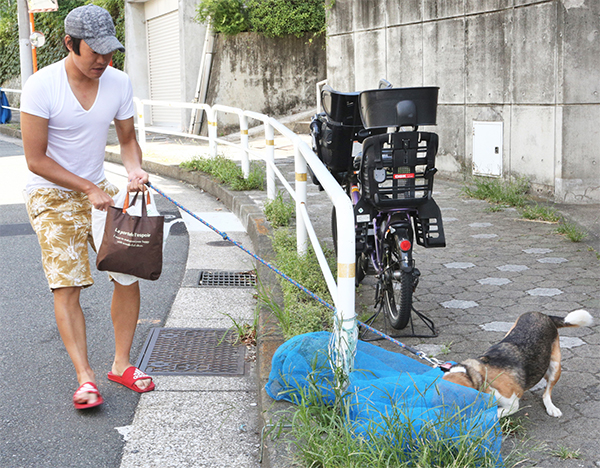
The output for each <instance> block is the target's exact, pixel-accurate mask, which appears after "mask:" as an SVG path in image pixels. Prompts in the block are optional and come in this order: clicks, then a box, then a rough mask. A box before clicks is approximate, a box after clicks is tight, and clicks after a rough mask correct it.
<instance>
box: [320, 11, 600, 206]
mask: <svg viewBox="0 0 600 468" xmlns="http://www.w3.org/2000/svg"><path fill="white" fill-rule="evenodd" d="M599 36H600V2H598V1H597V0H547V1H534V0H402V1H401V2H399V1H395V0H336V2H335V5H334V7H333V9H332V11H331V15H330V23H329V28H328V40H327V60H328V67H327V77H328V80H329V84H330V85H331V86H332V87H334V88H336V89H339V90H341V91H357V90H362V89H368V88H374V87H377V85H378V81H379V79H380V78H386V79H387V80H389V81H390V82H392V84H393V85H394V86H397V87H411V86H439V87H440V95H439V108H438V125H437V127H436V129H435V131H436V132H437V133H438V134H439V135H440V152H439V159H438V168H440V169H441V170H442V171H444V172H446V173H451V174H455V175H465V174H466V175H469V174H471V173H472V167H473V122H489V121H492V122H503V132H502V142H503V145H502V154H501V166H502V168H501V169H502V170H501V174H500V175H501V176H502V177H509V176H527V177H528V178H529V179H530V180H531V182H532V183H533V185H534V188H536V189H537V190H538V191H539V192H540V194H543V195H548V196H554V198H555V199H556V200H557V201H561V202H570V203H573V202H575V203H577V202H579V203H587V202H598V201H600V149H599V148H600V130H599V127H600V125H598V122H600V95H599V91H600V54H598V51H599V50H600V37H599Z"/></svg>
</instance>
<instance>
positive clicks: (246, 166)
mask: <svg viewBox="0 0 600 468" xmlns="http://www.w3.org/2000/svg"><path fill="white" fill-rule="evenodd" d="M240 144H241V145H242V174H243V175H244V179H247V178H248V176H249V175H250V156H249V154H248V148H249V145H248V117H246V116H245V115H243V114H242V115H240Z"/></svg>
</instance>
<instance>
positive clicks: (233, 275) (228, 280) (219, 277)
mask: <svg viewBox="0 0 600 468" xmlns="http://www.w3.org/2000/svg"><path fill="white" fill-rule="evenodd" d="M198 285H199V286H203V287H217V288H252V287H254V286H256V273H255V272H254V271H245V272H241V273H239V272H231V271H201V272H200V279H199V280H198Z"/></svg>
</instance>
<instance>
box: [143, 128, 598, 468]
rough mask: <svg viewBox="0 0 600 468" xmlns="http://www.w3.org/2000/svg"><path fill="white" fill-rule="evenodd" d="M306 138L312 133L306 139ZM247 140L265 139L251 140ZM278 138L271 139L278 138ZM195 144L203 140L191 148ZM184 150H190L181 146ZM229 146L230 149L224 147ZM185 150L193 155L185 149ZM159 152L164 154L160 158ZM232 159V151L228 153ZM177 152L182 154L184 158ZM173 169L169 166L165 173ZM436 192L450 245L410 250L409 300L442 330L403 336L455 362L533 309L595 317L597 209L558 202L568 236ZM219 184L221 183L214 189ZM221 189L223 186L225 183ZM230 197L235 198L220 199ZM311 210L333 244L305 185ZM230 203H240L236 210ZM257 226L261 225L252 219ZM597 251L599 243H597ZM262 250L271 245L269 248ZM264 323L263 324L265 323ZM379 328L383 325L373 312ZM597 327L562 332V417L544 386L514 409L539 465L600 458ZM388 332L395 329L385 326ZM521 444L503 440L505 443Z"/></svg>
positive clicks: (368, 301)
mask: <svg viewBox="0 0 600 468" xmlns="http://www.w3.org/2000/svg"><path fill="white" fill-rule="evenodd" d="M307 138H308V137H307ZM253 144H255V145H260V144H262V142H261V139H260V138H256V139H254V141H253ZM170 145H171V144H170V143H164V142H163V143H155V144H152V145H149V147H150V148H151V150H150V151H149V156H148V157H147V159H148V160H149V161H152V162H154V163H156V162H159V161H160V162H161V163H164V162H165V159H166V158H169V159H168V162H169V164H176V163H178V162H179V161H180V155H183V154H184V152H182V151H181V152H180V151H179V150H177V151H174V150H169V148H172V146H170ZM277 145H278V142H276V146H277ZM194 149H195V150H197V151H201V148H198V147H197V148H194ZM187 151H190V149H189V148H187ZM225 151H227V150H225ZM277 153H278V155H277V158H276V160H277V164H278V167H279V168H280V170H281V172H282V173H283V174H285V175H286V176H288V177H289V180H290V181H291V180H293V175H294V165H293V158H291V154H287V155H286V153H285V152H282V151H278V152H277ZM185 154H186V156H185V157H187V155H188V154H189V153H185ZM159 155H160V156H159ZM233 157H234V158H235V154H233ZM181 159H182V158H181ZM172 170H173V168H172V167H170V168H169V169H168V172H169V173H171V171H172ZM178 174H179V177H180V178H182V179H184V180H188V181H193V180H194V177H195V178H198V177H200V176H199V175H197V174H189V173H188V174H186V173H181V172H179V173H178ZM194 183H199V184H200V186H203V188H204V189H205V190H208V191H211V190H213V189H212V188H211V186H210V183H209V182H208V185H206V184H207V181H203V182H200V181H199V180H196V182H194ZM436 187H437V189H436V194H435V198H436V200H437V201H438V204H439V205H440V206H441V207H442V210H443V215H444V224H445V228H446V232H447V243H448V247H447V248H445V249H429V250H427V249H421V248H418V249H417V250H416V253H415V255H416V259H417V264H418V267H419V268H420V269H421V272H422V280H421V283H420V285H419V288H418V289H417V292H416V294H415V298H416V301H417V302H416V303H415V306H416V307H417V309H418V310H420V311H422V312H424V313H426V315H428V316H429V317H431V318H432V319H433V320H434V321H435V323H436V327H437V329H438V331H439V336H438V337H437V338H431V339H417V338H406V339H404V341H405V342H406V343H407V344H409V345H412V346H415V347H417V348H420V349H422V350H423V351H426V352H427V353H429V354H431V355H437V357H438V358H440V359H453V360H461V359H465V358H468V357H473V356H474V355H475V353H479V352H482V351H484V350H485V349H486V348H487V347H488V346H489V345H490V344H492V343H495V342H497V341H499V340H500V339H501V338H502V336H503V335H504V333H506V331H507V330H508V327H510V325H511V324H512V323H513V322H514V320H516V318H517V317H518V316H519V315H520V314H521V313H523V312H526V311H530V310H539V311H542V312H545V313H550V314H556V315H565V314H566V313H567V312H569V311H571V310H575V309H577V308H586V309H587V310H589V311H590V313H591V314H592V315H593V316H594V317H595V318H596V323H598V319H599V318H600V305H599V299H600V278H599V274H598V271H599V266H600V260H599V259H598V257H597V255H596V253H597V252H598V238H599V234H600V229H599V225H598V217H599V214H600V210H599V207H598V206H597V205H596V206H589V205H588V206H576V205H561V206H557V209H558V210H559V211H560V212H561V214H563V215H564V216H565V217H566V218H567V219H569V220H571V221H573V222H576V223H577V224H578V225H580V226H581V227H584V228H586V229H588V230H589V233H590V236H589V237H588V239H587V240H586V242H587V243H586V242H582V243H578V244H577V243H572V242H570V241H568V240H566V239H565V238H563V237H561V236H559V235H557V234H555V233H554V232H553V231H554V226H553V225H548V224H544V223H535V222H526V221H523V220H520V219H519V216H518V214H517V213H516V211H514V210H506V211H504V212H500V213H492V212H489V210H488V211H486V207H487V204H486V203H485V202H481V201H477V200H471V199H467V198H465V197H464V196H463V195H462V194H461V184H459V183H457V182H455V181H451V180H444V179H443V178H441V177H440V178H438V179H436ZM219 190H223V189H222V188H219ZM225 192H227V191H226V190H225ZM217 196H218V197H219V198H220V199H221V200H223V201H224V202H225V203H226V205H227V206H228V207H229V208H230V209H232V211H234V212H235V213H236V215H237V216H238V217H239V218H240V219H241V220H243V219H244V218H245V217H246V213H245V212H246V211H247V210H249V209H250V210H252V211H253V215H254V216H256V217H258V218H254V219H255V222H254V226H256V225H257V222H256V220H257V219H259V218H260V216H261V213H260V212H259V213H256V212H255V211H254V210H255V207H256V206H257V205H258V206H259V207H261V206H262V202H263V201H264V198H265V195H264V193H246V194H233V193H229V194H228V195H227V196H226V195H224V194H223V193H221V192H219V194H217ZM246 196H247V197H248V198H249V199H251V200H252V201H253V202H255V205H254V207H252V208H249V207H248V206H246V205H245V203H244V202H241V201H240V199H241V198H243V197H246ZM227 197H231V201H230V202H227V201H225V200H226V199H227ZM308 204H309V206H308V210H309V213H310V214H311V217H312V218H315V224H316V225H315V229H316V231H317V234H318V235H319V237H320V238H321V239H322V240H323V242H324V243H325V244H327V245H328V246H329V247H331V233H330V227H329V226H330V218H329V216H330V207H329V204H328V202H327V200H326V195H325V194H324V193H323V192H318V190H317V189H316V187H314V186H312V185H310V184H309V193H308ZM236 206H237V207H240V206H242V208H238V211H236ZM258 224H260V223H258ZM252 225H253V223H248V226H249V227H250V229H249V231H248V232H249V235H250V237H251V238H252V244H253V247H254V248H255V252H256V253H257V254H258V255H261V253H262V251H263V248H264V247H265V246H267V245H268V241H267V240H266V239H265V238H264V235H263V234H260V233H258V232H254V233H252ZM593 248H595V249H596V251H594V250H593ZM267 252H268V250H267ZM374 289H375V280H374V279H373V278H372V277H367V278H366V279H365V281H364V282H363V284H362V285H361V286H360V288H359V290H358V294H357V312H358V313H359V314H365V313H372V312H373V310H372V303H373V296H374ZM261 323H262V322H261ZM375 323H376V326H377V328H380V329H383V330H384V331H386V326H385V324H384V323H383V322H382V321H381V320H380V319H378V320H377V321H376V322H375ZM415 327H416V329H417V331H418V332H424V331H425V330H424V329H423V327H422V324H420V323H416V322H415ZM261 331H262V333H263V335H266V338H265V337H264V336H263V339H262V340H260V339H259V346H258V350H257V351H258V382H259V384H260V388H259V397H260V398H259V402H260V404H261V410H262V415H263V417H264V418H267V422H268V418H269V417H270V416H271V415H272V414H273V410H272V407H271V405H272V401H271V400H270V399H269V398H268V397H267V396H266V395H265V394H264V390H263V387H264V383H265V382H266V379H267V377H268V371H269V370H270V356H271V355H272V352H273V351H274V350H275V349H276V347H277V345H278V341H277V340H278V337H275V338H274V337H273V336H272V335H271V334H270V333H272V331H273V330H270V331H269V332H266V333H265V330H259V333H260V332H261ZM597 331H598V325H595V326H594V327H592V328H589V329H572V330H565V331H562V332H561V335H562V336H563V338H562V339H561V344H562V347H563V375H562V378H561V380H560V382H559V384H558V385H557V387H556V389H555V392H554V395H555V397H554V401H555V404H556V405H557V406H559V407H560V408H561V409H562V410H563V413H564V416H563V417H562V418H561V419H555V418H551V417H549V416H547V415H546V413H545V410H544V408H543V405H542V403H541V393H542V390H541V389H537V390H534V391H533V392H527V393H526V394H525V397H524V399H523V400H522V407H523V408H525V409H524V410H522V411H521V413H520V416H522V417H523V418H524V422H523V424H524V426H525V427H526V431H527V435H526V437H525V438H531V439H532V440H534V441H536V442H539V443H541V444H545V448H544V449H543V450H539V451H533V452H532V453H530V454H529V457H530V459H531V460H533V461H534V463H539V464H538V465H536V466H544V467H550V468H551V467H559V466H560V467H565V466H566V467H570V466H584V467H595V466H599V465H600V456H599V455H598V454H600V444H599V442H598V440H599V437H598V436H599V435H600V430H599V429H598V427H599V424H598V423H599V422H600V409H599V408H600V392H599V389H600V386H599V385H600V381H599V380H598V374H597V371H596V366H595V365H594V364H592V363H593V362H594V361H591V362H590V360H589V358H591V357H592V356H596V357H597V356H598V355H600V339H598V334H597V333H595V332H597ZM387 332H390V333H391V332H393V330H389V329H388V330H387ZM378 344H380V345H381V346H383V347H384V348H386V349H390V350H394V351H398V349H397V348H396V347H395V345H393V344H391V343H389V342H378ZM520 443H521V442H520V441H519V440H518V439H516V438H514V437H511V438H508V439H507V440H506V441H505V443H504V449H503V450H504V451H505V452H507V451H509V450H510V449H511V447H512V445H519V444H520ZM560 446H565V447H568V448H571V449H580V453H581V456H582V458H581V459H580V460H572V461H563V460H561V459H559V458H557V457H554V456H552V455H551V450H556V449H557V448H558V447H560ZM285 453H286V450H285V448H284V447H283V446H282V445H281V444H279V445H277V444H274V443H273V442H270V441H268V443H267V444H266V447H265V458H266V459H265V463H270V466H272V467H273V468H275V467H283V466H289V461H288V460H287V459H286V456H285Z"/></svg>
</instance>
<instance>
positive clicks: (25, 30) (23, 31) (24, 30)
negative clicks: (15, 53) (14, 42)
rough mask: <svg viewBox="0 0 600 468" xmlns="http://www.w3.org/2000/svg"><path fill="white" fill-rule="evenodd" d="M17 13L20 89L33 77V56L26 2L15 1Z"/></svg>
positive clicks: (24, 0) (23, 0)
mask: <svg viewBox="0 0 600 468" xmlns="http://www.w3.org/2000/svg"><path fill="white" fill-rule="evenodd" d="M17 2H18V3H17V13H18V17H19V55H20V59H21V89H23V86H25V82H26V81H27V79H28V78H29V77H30V76H31V75H33V56H32V53H31V42H30V41H29V36H31V23H30V22H29V8H28V7H27V0H17Z"/></svg>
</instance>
